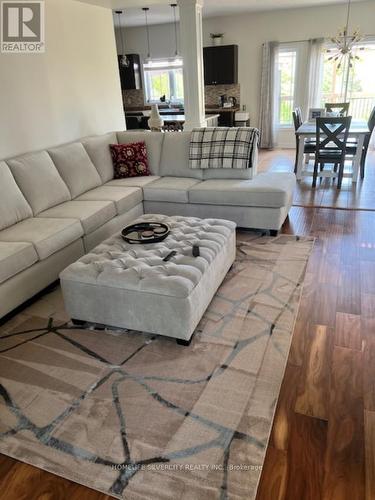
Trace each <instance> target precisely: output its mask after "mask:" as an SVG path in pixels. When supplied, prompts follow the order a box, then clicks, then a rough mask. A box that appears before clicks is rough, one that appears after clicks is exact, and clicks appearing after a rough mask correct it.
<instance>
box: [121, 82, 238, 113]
mask: <svg viewBox="0 0 375 500" xmlns="http://www.w3.org/2000/svg"><path fill="white" fill-rule="evenodd" d="M223 94H226V95H227V96H228V97H235V98H236V100H237V106H239V105H240V97H241V93H240V85H239V84H237V85H206V86H205V99H206V106H208V107H215V106H218V105H219V99H220V96H221V95H223ZM123 100H124V108H125V109H126V108H141V109H142V108H143V107H144V105H145V102H144V95H143V90H142V89H141V90H124V91H123Z"/></svg>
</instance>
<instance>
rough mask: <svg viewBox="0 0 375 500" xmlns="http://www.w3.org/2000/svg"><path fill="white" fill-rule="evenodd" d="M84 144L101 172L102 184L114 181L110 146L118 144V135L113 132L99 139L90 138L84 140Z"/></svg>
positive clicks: (98, 137) (100, 136)
mask: <svg viewBox="0 0 375 500" xmlns="http://www.w3.org/2000/svg"><path fill="white" fill-rule="evenodd" d="M82 144H83V147H84V148H85V149H86V151H87V154H88V155H89V157H90V159H91V161H92V162H93V164H94V165H95V167H96V170H97V171H98V172H99V175H100V177H101V179H102V182H103V183H105V182H108V181H109V180H111V179H113V164H112V157H111V152H110V150H109V145H110V144H117V135H116V133H115V132H111V133H109V134H105V135H99V136H97V137H89V138H87V139H84V140H83V141H82Z"/></svg>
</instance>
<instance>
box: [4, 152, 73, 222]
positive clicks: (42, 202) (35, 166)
mask: <svg viewBox="0 0 375 500" xmlns="http://www.w3.org/2000/svg"><path fill="white" fill-rule="evenodd" d="M7 163H8V165H9V167H10V169H11V171H12V174H13V175H14V178H15V179H16V182H17V184H18V186H19V187H20V189H21V191H22V192H23V194H24V196H25V198H26V200H27V201H28V203H29V205H30V206H31V208H32V210H33V213H34V215H37V214H39V213H40V212H42V211H43V210H46V209H47V208H50V207H54V206H55V205H59V204H60V203H63V202H64V201H68V200H70V199H71V196H70V192H69V189H68V186H67V185H66V184H65V182H64V181H63V180H62V178H61V176H60V174H59V172H58V170H57V168H56V167H55V165H54V164H53V161H52V159H51V157H50V156H49V154H48V153H47V151H40V152H39V153H33V154H29V155H25V156H20V157H18V158H13V159H12V160H8V161H7Z"/></svg>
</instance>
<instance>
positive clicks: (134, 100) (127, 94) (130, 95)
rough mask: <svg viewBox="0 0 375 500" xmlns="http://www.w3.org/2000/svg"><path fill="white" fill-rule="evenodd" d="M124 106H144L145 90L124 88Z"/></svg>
mask: <svg viewBox="0 0 375 500" xmlns="http://www.w3.org/2000/svg"><path fill="white" fill-rule="evenodd" d="M122 98H123V101H124V108H125V109H126V108H142V107H144V104H145V98H144V95H143V90H142V89H140V90H123V91H122Z"/></svg>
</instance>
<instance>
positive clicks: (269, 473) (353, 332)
mask: <svg viewBox="0 0 375 500" xmlns="http://www.w3.org/2000/svg"><path fill="white" fill-rule="evenodd" d="M374 203H375V199H374ZM374 229H375V214H373V213H372V212H366V211H358V210H332V209H324V208H318V209H314V208H301V207H293V208H292V211H291V215H290V220H289V223H288V225H286V227H285V228H284V231H285V232H287V233H288V232H291V233H296V234H311V235H313V236H316V237H317V238H318V239H317V241H316V245H315V248H314V251H313V254H312V256H311V259H310V261H309V264H308V269H307V276H306V281H305V286H304V290H303V293H302V301H301V306H300V310H299V314H298V318H297V323H296V328H295V331H294V335H293V341H292V347H291V351H290V355H289V359H288V364H287V369H286V372H285V376H284V380H283V384H282V389H281V392H280V397H279V401H278V406H277V410H276V414H275V420H274V424H273V429H272V434H271V439H270V442H269V446H268V449H267V455H266V460H265V463H264V468H263V472H262V477H261V481H260V485H259V490H258V495H257V500H273V499H275V498H277V499H278V500H294V499H299V500H304V499H311V500H319V499H322V500H323V499H324V500H328V499H329V500H346V499H347V500H362V499H366V500H370V499H371V500H373V499H374V498H375V412H374V409H375V406H374V403H375V401H374V399H375V293H374V283H375V265H374V264H375V232H374Z"/></svg>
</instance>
